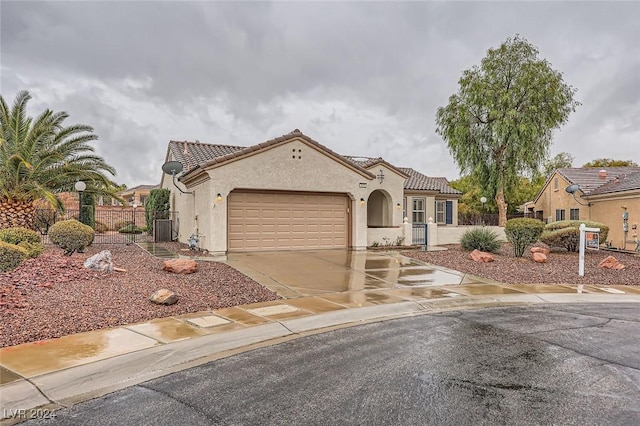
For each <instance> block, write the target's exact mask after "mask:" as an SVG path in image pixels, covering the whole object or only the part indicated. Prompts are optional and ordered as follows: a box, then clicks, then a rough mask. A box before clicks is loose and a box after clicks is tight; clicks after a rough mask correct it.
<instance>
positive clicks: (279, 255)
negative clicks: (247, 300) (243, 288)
mask: <svg viewBox="0 0 640 426" xmlns="http://www.w3.org/2000/svg"><path fill="white" fill-rule="evenodd" d="M227 263H228V264H229V265H231V266H233V267H234V268H236V269H238V270H239V271H240V272H242V273H244V274H245V275H247V276H249V277H251V278H253V279H254V280H256V281H258V282H259V283H261V284H262V285H264V286H266V287H268V288H270V289H271V290H273V291H276V292H277V293H278V294H280V295H281V296H283V297H285V298H296V297H303V296H318V295H326V294H327V293H347V292H360V291H363V290H382V289H387V290H388V289H412V288H419V287H432V286H443V285H456V284H472V283H486V281H481V280H480V279H477V278H475V277H469V276H467V275H465V274H463V273H461V272H457V271H453V270H449V269H446V268H441V267H435V266H432V265H428V264H425V263H422V262H419V261H416V260H413V259H410V258H408V257H406V256H403V255H401V254H399V253H398V252H377V251H373V252H372V251H349V250H316V251H296V252H292V251H286V252H284V251H282V252H254V253H230V254H229V255H228V260H227Z"/></svg>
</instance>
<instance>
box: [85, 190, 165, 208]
mask: <svg viewBox="0 0 640 426" xmlns="http://www.w3.org/2000/svg"><path fill="white" fill-rule="evenodd" d="M158 188H160V186H159V185H138V186H134V187H133V188H127V189H125V190H124V191H120V192H118V195H120V197H122V199H123V200H125V201H126V202H127V203H128V204H129V205H133V204H136V205H137V206H144V204H145V202H146V201H147V197H149V193H150V192H151V190H152V189H158ZM105 201H107V202H106V203H105ZM109 201H110V200H102V199H100V200H98V205H103V204H107V203H108V202H109ZM116 204H118V203H117V202H116Z"/></svg>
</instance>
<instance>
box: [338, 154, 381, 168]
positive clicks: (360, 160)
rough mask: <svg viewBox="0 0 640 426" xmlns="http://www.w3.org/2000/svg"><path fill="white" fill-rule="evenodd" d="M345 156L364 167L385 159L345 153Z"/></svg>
mask: <svg viewBox="0 0 640 426" xmlns="http://www.w3.org/2000/svg"><path fill="white" fill-rule="evenodd" d="M343 157H344V158H346V159H347V160H349V161H351V162H352V163H353V164H357V165H358V166H360V167H362V168H364V169H366V168H367V167H370V166H373V165H375V164H378V163H380V162H382V161H384V160H383V159H382V157H376V158H374V157H354V156H352V155H343Z"/></svg>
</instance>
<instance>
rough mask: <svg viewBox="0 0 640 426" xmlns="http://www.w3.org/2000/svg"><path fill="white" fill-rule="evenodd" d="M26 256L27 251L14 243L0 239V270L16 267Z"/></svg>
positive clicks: (10, 269) (5, 270)
mask: <svg viewBox="0 0 640 426" xmlns="http://www.w3.org/2000/svg"><path fill="white" fill-rule="evenodd" d="M26 258H27V251H26V250H25V249H23V248H22V247H19V246H17V245H15V244H9V243H6V242H4V241H0V272H7V271H12V270H14V269H16V268H17V267H18V266H20V265H21V264H22V262H24V260H25V259H26Z"/></svg>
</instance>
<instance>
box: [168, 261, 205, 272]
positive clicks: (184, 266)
mask: <svg viewBox="0 0 640 426" xmlns="http://www.w3.org/2000/svg"><path fill="white" fill-rule="evenodd" d="M162 269H164V270H165V271H167V272H173V273H174V274H192V273H194V272H196V271H197V270H198V264H197V263H196V261H195V260H191V259H169V260H165V261H164V262H162Z"/></svg>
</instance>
